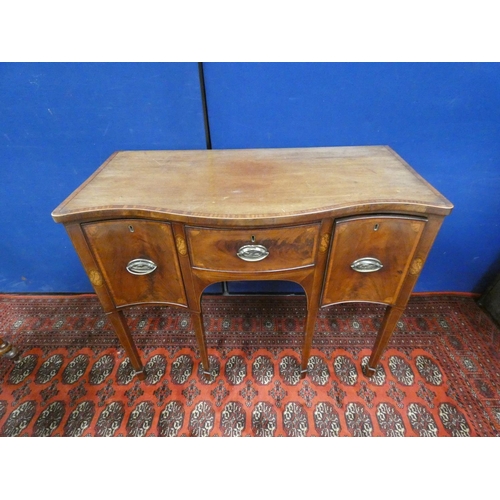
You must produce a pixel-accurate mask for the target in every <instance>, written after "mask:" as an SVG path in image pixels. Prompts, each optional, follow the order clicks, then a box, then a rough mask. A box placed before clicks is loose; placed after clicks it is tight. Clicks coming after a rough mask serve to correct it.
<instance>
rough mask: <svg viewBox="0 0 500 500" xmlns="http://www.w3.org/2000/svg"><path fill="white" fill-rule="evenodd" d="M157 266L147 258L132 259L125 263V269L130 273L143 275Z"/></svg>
mask: <svg viewBox="0 0 500 500" xmlns="http://www.w3.org/2000/svg"><path fill="white" fill-rule="evenodd" d="M156 268H157V265H156V264H155V263H154V262H153V261H152V260H148V259H133V260H131V261H130V262H129V263H128V264H127V271H128V272H129V273H130V274H136V275H139V276H141V275H143V274H150V273H152V272H153V271H154V270H155V269H156Z"/></svg>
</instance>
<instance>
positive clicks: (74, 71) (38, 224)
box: [0, 63, 206, 292]
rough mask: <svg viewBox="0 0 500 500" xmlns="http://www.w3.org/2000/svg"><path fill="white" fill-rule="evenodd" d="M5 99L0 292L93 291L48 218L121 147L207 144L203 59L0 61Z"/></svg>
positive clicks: (1, 107) (0, 146) (0, 129)
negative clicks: (200, 62) (175, 61)
mask: <svg viewBox="0 0 500 500" xmlns="http://www.w3.org/2000/svg"><path fill="white" fill-rule="evenodd" d="M0 96H1V101H0V169H1V170H0V172H1V182H0V199H1V201H2V210H1V212H0V229H1V237H0V291H1V292H86V291H91V290H92V287H91V285H90V283H89V281H88V279H87V277H86V275H85V273H84V272H83V269H82V266H81V264H80V261H79V260H78V257H77V256H76V254H75V251H74V250H73V247H72V246H71V243H70V241H69V239H68V236H67V234H66V232H65V230H64V228H63V227H62V225H60V224H55V223H54V222H53V220H52V218H51V216H50V214H51V212H52V210H53V209H54V208H55V207H56V206H57V205H58V204H59V203H60V202H61V201H63V199H65V198H66V197H67V196H68V195H69V194H70V193H71V192H72V191H73V190H74V189H75V188H76V187H78V186H79V185H80V184H81V183H82V182H83V181H84V180H85V179H86V178H87V177H88V176H89V175H90V174H91V173H92V172H94V170H95V169H96V168H97V167H98V166H99V165H100V164H101V163H102V162H103V161H105V160H106V158H108V157H109V156H110V155H111V154H112V153H113V152H114V151H116V150H123V149H202V148H205V146H206V143H205V131H204V124H203V110H202V105H201V94H200V86H199V77H198V68H197V64H196V63H190V64H63V63H58V64H33V63H32V64H1V65H0Z"/></svg>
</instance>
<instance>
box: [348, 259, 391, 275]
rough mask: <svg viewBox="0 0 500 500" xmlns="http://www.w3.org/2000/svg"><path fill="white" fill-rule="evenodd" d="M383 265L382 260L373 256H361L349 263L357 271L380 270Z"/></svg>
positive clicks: (369, 271)
mask: <svg viewBox="0 0 500 500" xmlns="http://www.w3.org/2000/svg"><path fill="white" fill-rule="evenodd" d="M383 267H384V266H383V265H382V262H380V261H379V260H378V259H376V258H375V257H363V258H362V259H357V260H355V261H354V262H353V263H352V264H351V269H353V270H354V271H357V272H358V273H374V272H375V271H380V269H382V268H383Z"/></svg>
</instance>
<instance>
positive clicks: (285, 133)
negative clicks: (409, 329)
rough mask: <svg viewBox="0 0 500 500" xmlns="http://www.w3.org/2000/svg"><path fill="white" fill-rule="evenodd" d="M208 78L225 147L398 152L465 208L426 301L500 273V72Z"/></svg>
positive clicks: (281, 68)
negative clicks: (378, 148)
mask: <svg viewBox="0 0 500 500" xmlns="http://www.w3.org/2000/svg"><path fill="white" fill-rule="evenodd" d="M205 77H206V92H207V102H208V111H209V117H210V131H211V137H212V146H213V147H214V148H245V147H259V148H260V147H298V146H348V145H349V146H350V145H376V144H386V145H389V146H391V147H392V148H393V149H395V150H396V151H397V152H398V153H399V154H400V155H401V156H402V157H403V158H404V159H405V160H407V161H408V162H409V163H410V165H412V166H413V167H414V168H415V169H416V170H417V171H418V172H419V173H420V174H422V175H423V176H424V177H425V178H426V179H427V180H428V181H430V183H431V184H433V185H434V186H435V187H436V188H437V189H438V190H440V191H441V192H442V193H443V194H444V195H445V196H446V197H447V198H449V200H450V201H451V202H452V203H454V205H455V209H454V211H453V212H452V215H450V216H449V217H447V218H446V219H445V222H444V225H443V228H442V230H441V232H440V234H439V236H438V238H437V240H436V243H435V246H434V248H433V249H432V252H431V254H430V256H429V259H428V261H427V264H426V266H425V268H424V270H423V272H422V274H421V276H420V278H419V281H418V283H417V286H416V288H415V290H416V291H445V290H448V291H465V292H470V291H476V292H481V291H482V290H483V289H484V287H485V286H487V285H488V284H489V282H490V281H491V278H492V277H493V276H494V275H495V274H496V273H498V272H500V266H499V264H500V230H499V218H500V189H499V188H500V168H499V167H500V133H499V132H500V65H499V64H474V63H473V64H437V63H436V64H433V63H430V64H421V63H420V64H419V63H415V64H406V63H404V64H375V63H374V64H365V63H360V64H311V63H305V64H297V63H291V64H215V63H212V64H206V65H205ZM235 288H237V289H238V290H243V289H244V288H243V285H241V284H238V285H237V287H235Z"/></svg>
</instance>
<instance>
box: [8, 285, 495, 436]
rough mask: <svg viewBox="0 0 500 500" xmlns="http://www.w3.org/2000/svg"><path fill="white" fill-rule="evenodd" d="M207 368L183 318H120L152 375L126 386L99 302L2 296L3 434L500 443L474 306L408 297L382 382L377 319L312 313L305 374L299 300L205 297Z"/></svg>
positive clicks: (488, 351) (162, 312) (179, 314)
mask: <svg viewBox="0 0 500 500" xmlns="http://www.w3.org/2000/svg"><path fill="white" fill-rule="evenodd" d="M203 310H204V315H205V323H206V331H207V342H208V347H209V354H210V361H211V371H212V376H211V377H210V378H208V379H207V378H204V377H202V376H200V373H201V369H200V359H199V356H198V351H197V348H196V342H195V338H194V334H193V332H192V330H191V320H190V316H189V314H188V313H186V312H185V311H183V310H181V309H177V308H160V307H136V308H131V309H129V310H127V311H126V313H125V314H126V316H127V318H128V320H129V325H130V326H131V329H132V332H133V335H134V337H135V339H136V342H137V345H138V347H139V350H140V353H141V355H142V359H143V360H144V362H145V363H147V364H146V374H147V377H146V380H145V381H139V380H137V378H134V376H133V372H132V369H131V366H130V364H129V361H128V358H127V357H126V356H125V355H124V351H123V349H122V348H121V346H120V345H119V343H118V341H117V339H116V338H115V335H114V333H113V331H112V330H111V328H110V326H109V324H108V323H107V321H106V319H105V316H104V315H103V313H102V310H101V307H100V305H99V303H98V301H97V299H96V298H95V296H93V295H77V296H71V295H66V296H15V295H4V296H0V336H3V337H4V339H5V340H7V341H9V342H11V343H12V344H14V345H15V346H17V347H18V348H19V350H20V351H21V354H20V358H19V361H18V362H17V363H15V364H14V363H12V362H11V361H9V360H7V359H5V358H3V359H0V436H498V435H500V350H499V347H500V330H499V329H498V327H497V326H496V325H495V324H494V323H493V322H492V321H491V320H490V318H489V317H488V316H487V315H486V314H485V313H484V312H483V311H482V310H481V309H480V308H479V307H478V306H477V304H476V302H475V301H474V299H473V298H472V297H470V296H461V295H453V294H450V295H415V296H413V297H412V299H411V301H410V303H409V305H408V308H407V310H406V312H405V314H404V316H403V318H402V320H401V321H400V323H399V324H398V326H397V329H396V331H395V333H394V335H393V337H392V340H391V342H390V345H389V348H388V349H387V351H386V352H385V354H384V356H383V359H382V361H381V364H380V365H379V367H378V370H377V373H376V375H375V376H374V377H373V378H372V379H367V378H366V377H364V375H363V374H362V371H361V366H362V364H363V363H365V362H366V360H367V358H368V356H369V354H370V352H371V347H372V345H373V342H374V340H375V332H376V331H377V328H378V326H379V324H380V321H381V317H382V312H383V308H382V307H380V306H376V305H369V304H348V305H339V306H333V307H330V308H327V309H324V310H322V311H320V314H319V317H318V321H317V324H316V334H315V339H314V344H313V350H312V357H311V360H310V363H309V373H308V375H307V377H306V378H305V379H300V377H299V360H300V352H301V349H300V346H301V342H302V331H303V326H304V318H305V300H304V299H303V297H300V296H291V297H280V296H274V297H273V296H271V297H262V296H245V297H223V296H207V297H204V299H203Z"/></svg>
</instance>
